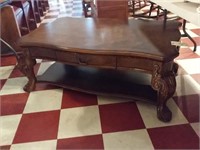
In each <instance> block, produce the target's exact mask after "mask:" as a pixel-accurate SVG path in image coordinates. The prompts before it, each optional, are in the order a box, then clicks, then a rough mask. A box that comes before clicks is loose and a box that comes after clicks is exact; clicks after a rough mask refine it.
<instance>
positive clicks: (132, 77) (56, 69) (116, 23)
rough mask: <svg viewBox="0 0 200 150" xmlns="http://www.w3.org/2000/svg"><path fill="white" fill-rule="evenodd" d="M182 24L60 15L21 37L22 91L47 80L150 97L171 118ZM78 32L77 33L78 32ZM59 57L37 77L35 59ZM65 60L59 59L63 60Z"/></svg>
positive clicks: (91, 90)
mask: <svg viewBox="0 0 200 150" xmlns="http://www.w3.org/2000/svg"><path fill="white" fill-rule="evenodd" d="M178 28H179V23H177V22H169V23H168V26H167V28H166V29H165V30H163V24H162V22H157V21H156V22H154V21H151V22H147V21H141V20H127V21H123V20H119V19H110V18H109V19H92V18H81V19H80V18H60V19H57V20H56V21H54V22H52V23H49V24H46V25H44V26H41V27H39V28H38V29H36V30H35V31H33V32H31V33H30V34H28V35H26V36H24V37H22V38H21V39H20V40H19V42H18V44H19V45H20V46H21V47H22V48H24V50H23V53H24V60H23V61H21V63H20V64H19V66H20V68H21V71H22V72H23V73H24V74H25V75H26V76H27V77H28V80H29V81H28V83H27V84H26V86H25V87H24V90H25V91H27V92H30V91H32V90H34V88H35V86H36V82H47V83H51V84H54V85H57V86H61V87H66V88H69V89H73V90H79V91H82V92H89V93H95V94H104V95H111V96H120V97H128V98H134V99H136V100H146V101H149V102H152V103H154V104H156V105H157V115H158V118H159V119H160V120H162V121H170V120H171V117H172V114H171V111H170V110H169V109H168V107H167V106H166V102H167V100H168V99H169V98H170V97H172V95H173V94H174V92H175V89H176V80H175V73H176V72H177V69H178V66H177V64H175V63H174V61H173V60H174V58H175V57H177V56H178V55H179V53H178V50H177V48H176V47H175V46H172V45H171V41H179V39H180V33H179V29H178ZM74 31H76V32H74ZM36 58H41V59H50V60H54V61H56V63H55V64H53V65H52V66H51V67H50V68H48V70H47V71H46V72H45V73H44V74H43V75H42V76H38V77H35V74H34V71H33V67H34V65H35V59H36ZM60 62H61V63H60Z"/></svg>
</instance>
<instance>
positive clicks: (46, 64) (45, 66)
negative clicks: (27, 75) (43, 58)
mask: <svg viewBox="0 0 200 150" xmlns="http://www.w3.org/2000/svg"><path fill="white" fill-rule="evenodd" d="M54 63H55V61H50V62H43V63H41V64H40V68H39V70H38V73H37V75H42V74H43V73H44V72H45V71H46V70H47V69H48V68H49V67H50V66H51V65H52V64H54Z"/></svg>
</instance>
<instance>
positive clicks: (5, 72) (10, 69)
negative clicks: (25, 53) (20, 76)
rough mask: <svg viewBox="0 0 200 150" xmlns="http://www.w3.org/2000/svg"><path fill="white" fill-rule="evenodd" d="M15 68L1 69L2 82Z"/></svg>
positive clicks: (0, 78) (0, 77) (6, 67)
mask: <svg viewBox="0 0 200 150" xmlns="http://www.w3.org/2000/svg"><path fill="white" fill-rule="evenodd" d="M14 67H15V66H4V67H0V80H2V79H7V78H8V77H9V76H10V74H11V72H12V71H13V69H14Z"/></svg>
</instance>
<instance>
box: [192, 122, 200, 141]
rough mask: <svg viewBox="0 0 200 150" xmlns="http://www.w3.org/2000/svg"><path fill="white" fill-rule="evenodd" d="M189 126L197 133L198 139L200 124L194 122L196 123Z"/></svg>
mask: <svg viewBox="0 0 200 150" xmlns="http://www.w3.org/2000/svg"><path fill="white" fill-rule="evenodd" d="M190 125H191V126H192V128H193V129H194V131H195V132H196V133H197V135H198V136H199V138H200V123H199V122H196V123H191V124H190Z"/></svg>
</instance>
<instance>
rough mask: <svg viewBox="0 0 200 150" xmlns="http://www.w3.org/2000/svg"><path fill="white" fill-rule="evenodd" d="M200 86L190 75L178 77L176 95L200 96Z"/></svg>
mask: <svg viewBox="0 0 200 150" xmlns="http://www.w3.org/2000/svg"><path fill="white" fill-rule="evenodd" d="M199 93H200V85H199V84H198V83H197V82H196V81H195V80H194V79H193V78H192V77H191V76H190V75H180V76H177V77H176V92H175V94H174V95H176V96H182V95H191V94H199Z"/></svg>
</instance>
